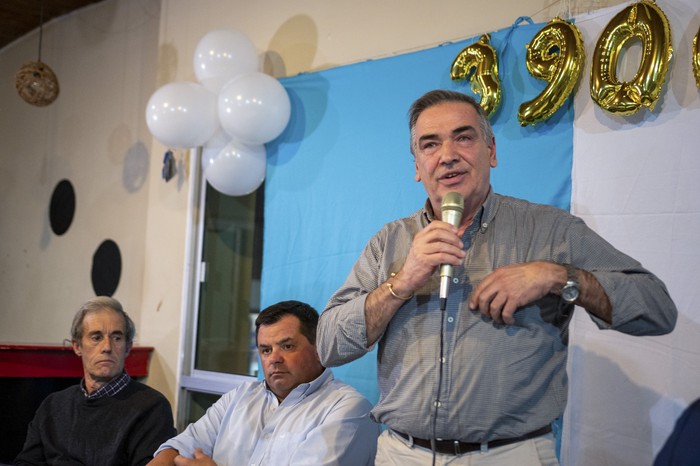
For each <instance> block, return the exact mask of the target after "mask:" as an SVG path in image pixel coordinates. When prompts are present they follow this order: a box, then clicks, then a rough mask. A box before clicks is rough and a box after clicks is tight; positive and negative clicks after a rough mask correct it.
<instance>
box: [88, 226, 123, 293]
mask: <svg viewBox="0 0 700 466" xmlns="http://www.w3.org/2000/svg"><path fill="white" fill-rule="evenodd" d="M121 274H122V257H121V253H120V252H119V246H117V243H115V242H114V241H112V240H111V239H108V240H104V241H103V242H102V244H100V246H99V247H98V248H97V250H96V251H95V254H93V255H92V288H93V290H95V294H96V295H97V296H112V295H113V294H114V292H115V291H116V290H117V285H119V278H120V277H121Z"/></svg>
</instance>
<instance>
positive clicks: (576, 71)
mask: <svg viewBox="0 0 700 466" xmlns="http://www.w3.org/2000/svg"><path fill="white" fill-rule="evenodd" d="M526 48H527V58H526V65H527V69H528V71H529V72H530V74H531V75H532V76H534V77H535V78H537V79H542V80H544V81H547V83H548V84H547V87H545V88H544V90H543V91H542V92H541V93H540V94H539V95H538V96H537V97H535V98H534V99H533V100H530V101H527V102H524V103H523V104H522V105H520V108H519V110H518V120H519V121H520V124H521V125H522V126H527V125H534V124H536V123H539V122H541V121H544V120H546V119H548V118H549V117H551V116H552V114H553V113H554V112H556V111H557V110H558V109H559V108H560V107H561V106H562V105H564V102H566V99H567V98H568V97H569V95H570V94H571V93H572V92H573V90H574V87H576V83H577V82H578V80H579V78H580V77H581V65H582V64H583V61H584V56H585V53H584V46H583V39H582V38H581V32H580V31H579V30H578V28H577V27H576V26H574V25H573V24H570V23H567V22H566V21H563V20H562V19H560V18H554V19H552V21H550V22H549V23H548V24H547V25H546V26H545V27H543V28H542V29H540V30H539V32H537V34H535V37H533V38H532V40H531V41H530V43H529V44H527V46H526Z"/></svg>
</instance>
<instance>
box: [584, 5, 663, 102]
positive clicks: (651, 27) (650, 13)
mask: <svg viewBox="0 0 700 466" xmlns="http://www.w3.org/2000/svg"><path fill="white" fill-rule="evenodd" d="M634 38H637V39H639V40H640V41H641V43H642V58H641V63H640V65H639V69H638V70H637V74H636V75H635V76H634V78H633V79H632V80H631V81H628V82H620V81H619V80H618V79H617V62H618V58H619V55H620V51H621V50H622V48H623V46H624V45H625V44H626V43H627V42H628V41H630V40H632V39H634ZM672 55H673V48H672V46H671V30H670V28H669V24H668V19H667V18H666V15H665V14H664V12H663V11H662V10H661V9H660V8H659V7H658V6H657V5H656V3H654V2H651V1H642V2H638V3H635V4H632V5H630V6H628V7H627V8H625V9H623V10H622V11H621V12H620V13H618V14H617V15H615V17H614V18H613V19H611V20H610V22H609V23H608V25H607V26H606V27H605V29H604V30H603V32H602V33H601V35H600V38H599V39H598V43H597V44H596V46H595V50H594V53H593V63H592V65H591V98H592V99H593V101H594V102H595V103H597V104H598V105H599V106H600V107H601V108H602V109H604V110H607V111H608V112H611V113H617V114H622V115H630V114H632V113H635V112H637V111H638V110H639V109H640V108H641V107H642V106H646V107H648V108H649V109H650V110H653V109H654V106H655V105H656V101H657V100H658V98H659V94H660V93H661V88H662V87H663V84H664V81H665V80H666V73H667V72H668V65H669V62H670V61H671V56H672Z"/></svg>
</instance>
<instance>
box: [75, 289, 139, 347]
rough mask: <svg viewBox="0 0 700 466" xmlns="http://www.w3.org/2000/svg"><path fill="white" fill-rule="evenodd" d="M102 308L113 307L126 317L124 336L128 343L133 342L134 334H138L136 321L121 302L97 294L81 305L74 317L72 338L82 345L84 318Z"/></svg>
mask: <svg viewBox="0 0 700 466" xmlns="http://www.w3.org/2000/svg"><path fill="white" fill-rule="evenodd" d="M102 309H111V310H112V311H114V312H116V313H117V314H120V315H121V316H122V317H123V318H124V338H125V339H126V342H127V343H128V344H131V343H133V341H134V336H135V335H136V326H135V325H134V321H133V320H131V317H129V315H128V314H127V313H126V312H124V308H123V307H122V305H121V303H120V302H119V301H117V300H116V299H114V298H110V297H109V296H97V297H95V298H92V299H90V300H88V301H87V302H86V303H85V304H83V305H82V306H81V307H80V309H79V310H78V312H77V313H76V314H75V317H73V324H72V325H71V329H70V336H71V339H72V340H73V341H74V342H76V343H78V345H80V344H81V342H82V340H83V320H84V319H85V316H86V315H88V314H89V313H91V312H97V311H101V310H102Z"/></svg>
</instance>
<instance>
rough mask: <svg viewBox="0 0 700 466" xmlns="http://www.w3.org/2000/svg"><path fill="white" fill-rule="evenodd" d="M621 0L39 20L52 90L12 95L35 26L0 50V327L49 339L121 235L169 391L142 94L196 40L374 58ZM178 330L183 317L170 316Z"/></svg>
mask: <svg viewBox="0 0 700 466" xmlns="http://www.w3.org/2000/svg"><path fill="white" fill-rule="evenodd" d="M622 1H623V0H584V1H578V2H577V1H573V0H570V1H567V0H563V1H562V2H560V3H559V4H557V5H555V6H552V7H547V5H548V4H550V3H551V2H549V1H547V0H522V1H520V2H512V1H511V0H479V1H472V2H464V1H463V0H435V1H432V2H425V1H419V0H380V1H377V0H356V1H355V2H340V1H330V0H325V1H322V0H316V1H313V0H297V1H281V0H274V1H272V0H269V1H262V2H249V1H232V0H198V1H197V2H194V1H188V0H162V1H158V0H105V1H104V2H102V3H100V4H98V5H95V6H92V7H88V8H86V9H83V10H80V11H79V12H76V13H75V14H72V15H69V16H67V17H64V18H60V19H59V20H56V21H53V22H51V23H49V24H48V25H46V26H45V27H44V47H43V53H42V60H43V61H44V62H46V63H48V64H49V65H50V66H51V67H52V68H53V69H54V71H55V72H56V73H57V75H58V78H59V80H60V82H61V86H62V90H61V95H60V96H59V98H58V100H57V101H56V102H55V103H54V104H52V105H51V106H49V107H46V108H36V107H32V106H30V105H29V104H26V103H25V102H23V101H22V100H21V99H20V98H19V97H18V95H17V93H16V92H15V89H14V73H15V72H16V70H17V69H19V67H20V65H21V64H22V63H24V62H26V61H30V60H35V59H36V51H37V40H38V39H37V36H38V34H37V32H34V33H32V34H29V35H28V36H26V37H24V38H23V39H21V40H19V41H17V42H15V43H13V44H10V45H9V46H8V47H6V48H5V49H3V50H0V73H1V76H2V79H1V82H2V83H3V84H1V85H0V136H1V137H2V141H3V143H4V144H3V149H4V150H3V151H2V153H0V167H1V169H0V219H2V220H0V238H2V242H1V244H0V301H1V302H2V303H3V305H2V308H1V309H0V319H1V320H0V342H24V343H26V342H30V343H38V342H50V343H58V342H60V341H62V340H63V339H64V338H66V337H68V327H69V324H70V319H71V317H72V315H73V313H74V312H75V310H76V309H77V307H78V306H79V305H80V304H81V303H82V302H83V301H85V300H86V299H88V298H89V297H90V296H91V295H92V293H93V291H92V287H91V284H90V261H91V257H92V253H93V252H94V250H95V249H96V248H97V246H98V245H99V243H100V242H101V241H102V240H104V239H107V238H111V239H114V240H115V241H117V243H118V244H119V246H120V247H121V249H122V258H123V261H124V264H123V266H124V268H123V272H122V280H121V282H120V284H119V288H118V289H117V292H116V293H115V298H117V299H119V300H121V301H122V302H123V303H124V305H125V307H126V309H127V311H128V312H129V313H130V314H131V315H132V316H133V317H134V320H135V321H136V324H137V328H138V333H139V335H138V338H137V343H139V344H142V345H151V346H154V347H155V348H156V351H155V354H154V357H153V358H152V360H151V366H150V369H151V375H150V376H149V380H148V383H149V384H150V385H152V386H154V387H155V388H157V389H159V390H161V391H162V392H163V393H164V394H166V396H168V397H169V399H170V400H171V401H172V402H173V403H175V401H176V397H177V373H178V360H179V356H180V351H181V348H180V342H179V338H180V333H181V331H182V329H181V326H180V322H181V310H182V309H181V308H182V287H183V266H184V264H185V256H184V253H185V240H186V228H187V221H188V196H189V188H190V187H189V184H188V181H187V165H188V163H189V161H188V154H186V153H184V151H178V152H177V153H176V157H177V159H178V161H179V162H180V167H179V168H180V170H179V173H178V176H177V177H176V178H175V179H173V180H171V181H170V182H169V183H165V182H164V181H163V180H162V179H161V175H160V169H161V162H162V156H163V152H164V151H165V149H166V148H165V147H163V146H162V145H161V144H160V143H159V142H157V141H155V140H154V139H153V138H152V137H151V136H150V134H149V133H148V130H147V128H146V126H145V121H144V112H145V106H146V102H147V101H148V98H149V97H150V95H151V94H152V93H153V91H155V90H156V89H157V88H158V87H160V86H161V85H163V84H165V83H168V82H172V81H179V80H194V71H193V70H192V54H193V52H194V48H195V47H196V45H197V42H198V41H199V39H200V38H201V37H202V36H203V35H204V34H206V33H207V32H209V31H211V30H214V29H219V28H235V29H238V30H240V31H241V32H243V33H244V34H246V35H247V36H248V37H249V38H250V39H251V40H252V41H253V43H254V44H255V45H256V47H257V49H258V51H259V52H260V54H261V59H262V61H263V64H264V70H265V71H266V72H268V73H269V74H272V75H274V76H276V77H282V76H290V75H295V74H298V73H300V72H305V71H313V70H318V69H323V68H329V67H334V66H338V65H344V64H348V63H354V62H357V61H362V60H366V59H372V58H381V57H385V56H391V55H394V54H400V53H404V52H407V51H412V50H418V49H423V48H426V47H431V46H435V45H437V44H440V43H443V42H448V41H454V40H459V39H463V38H468V37H473V36H475V35H477V34H480V33H484V32H490V31H494V30H497V29H501V28H503V27H507V26H510V25H511V24H512V23H513V21H514V20H515V19H516V18H517V17H519V16H531V17H532V18H533V20H535V21H548V20H549V19H551V18H552V17H553V16H557V15H561V16H567V14H569V15H574V14H578V13H580V12H585V11H588V10H591V9H596V8H600V7H603V6H609V5H617V4H620V3H622ZM62 178H69V179H70V180H71V181H72V182H73V184H74V186H75V188H76V194H77V198H78V200H77V211H76V217H75V219H74V222H73V225H72V226H71V227H70V229H69V230H68V232H67V233H66V234H65V235H63V236H61V237H56V236H55V235H53V233H52V232H51V230H50V227H49V225H48V205H49V201H50V196H51V193H52V191H53V188H54V187H55V185H56V183H58V181H60V180H61V179H62ZM184 331H186V329H185V330H184Z"/></svg>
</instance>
